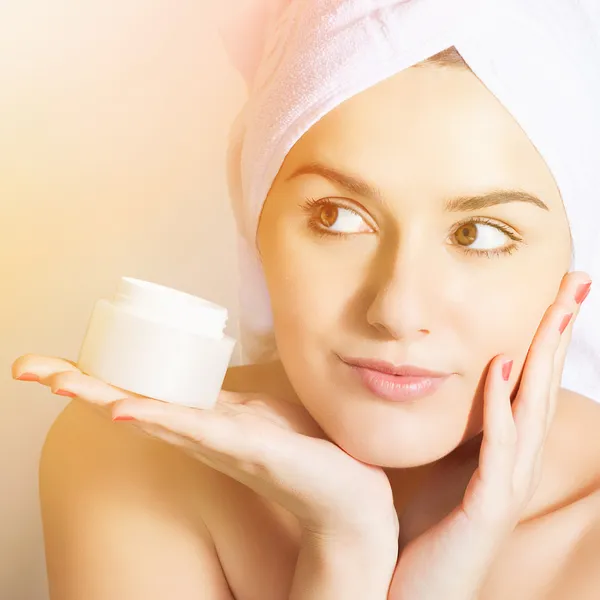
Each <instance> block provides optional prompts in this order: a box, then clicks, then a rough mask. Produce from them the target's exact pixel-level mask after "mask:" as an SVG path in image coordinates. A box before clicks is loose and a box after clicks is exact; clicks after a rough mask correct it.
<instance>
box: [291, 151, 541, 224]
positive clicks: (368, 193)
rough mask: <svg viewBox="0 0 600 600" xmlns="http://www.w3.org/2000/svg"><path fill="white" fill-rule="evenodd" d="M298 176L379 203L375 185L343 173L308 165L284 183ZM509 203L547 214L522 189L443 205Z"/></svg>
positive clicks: (461, 208) (462, 208)
mask: <svg viewBox="0 0 600 600" xmlns="http://www.w3.org/2000/svg"><path fill="white" fill-rule="evenodd" d="M300 175H320V176H321V177H324V178H325V179H329V180H330V181H332V182H334V183H337V184H338V185H341V186H342V187H344V188H345V189H346V190H348V191H349V192H352V193H353V194H358V195H360V196H363V197H364V198H370V199H371V200H374V201H376V202H379V203H381V202H383V194H382V193H381V190H379V189H378V188H376V187H375V186H373V185H371V184H370V183H367V182H366V181H363V180H362V179H359V178H357V177H353V176H352V175H349V174H347V173H342V172H341V171H338V170H336V169H333V168H332V167H328V166H326V165H323V164H321V163H309V164H306V165H303V166H301V167H299V168H298V169H296V170H295V171H294V172H293V173H292V174H291V175H290V176H289V177H287V178H286V181H289V180H290V179H293V178H295V177H299V176H300ZM509 202H527V203H529V204H535V206H538V207H539V208H542V209H543V210H547V211H550V209H549V208H548V206H547V205H546V204H545V203H544V202H542V201H541V200H540V199H539V198H537V197H536V196H534V195H533V194H529V193H527V192H524V191H522V190H510V189H497V190H493V191H491V192H487V193H485V194H477V195H471V196H456V197H454V198H449V199H448V200H447V201H446V203H445V206H444V209H445V210H446V211H447V212H470V211H474V210H480V209H482V208H487V207H488V206H496V205H497V204H507V203H509Z"/></svg>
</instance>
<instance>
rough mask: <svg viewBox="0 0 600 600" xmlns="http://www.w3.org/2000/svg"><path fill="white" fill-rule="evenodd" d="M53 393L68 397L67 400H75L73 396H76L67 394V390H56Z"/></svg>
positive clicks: (71, 393)
mask: <svg viewBox="0 0 600 600" xmlns="http://www.w3.org/2000/svg"><path fill="white" fill-rule="evenodd" d="M54 393H55V394H58V395H59V396H68V397H69V398H75V396H76V395H77V394H74V393H73V392H68V391H67V390H56V391H55V392H54Z"/></svg>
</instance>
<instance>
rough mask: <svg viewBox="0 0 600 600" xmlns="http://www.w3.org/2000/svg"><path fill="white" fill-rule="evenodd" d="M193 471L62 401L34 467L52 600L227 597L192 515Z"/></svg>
mask: <svg viewBox="0 0 600 600" xmlns="http://www.w3.org/2000/svg"><path fill="white" fill-rule="evenodd" d="M203 468H206V467H203V466H202V465H200V464H198V462H197V461H195V460H193V459H191V458H189V457H186V456H185V455H183V454H182V453H181V452H177V451H175V450H174V449H173V448H171V447H169V446H167V445H166V444H162V443H160V442H157V441H156V440H154V439H152V438H149V437H146V436H144V435H143V434H140V433H138V432H134V431H131V430H129V428H127V429H125V428H124V427H122V426H120V427H115V426H114V424H113V423H111V422H110V420H108V419H105V418H103V417H102V416H101V415H99V414H97V413H96V412H95V409H94V408H93V407H90V406H87V405H85V404H83V403H82V402H77V401H74V402H72V403H71V404H70V405H68V406H67V408H66V409H65V411H64V412H63V413H62V414H61V415H60V416H59V417H58V419H57V420H56V421H55V423H54V425H53V426H52V428H51V430H50V432H49V434H48V436H47V439H46V443H45V445H44V448H43V451H42V457H41V462H40V499H41V510H42V522H43V529H44V540H45V549H46V562H47V570H48V581H49V588H50V597H51V598H52V600H106V599H107V598H110V599H111V600H138V599H140V600H141V599H142V598H143V599H144V600H171V599H172V598H177V599H178V600H192V599H193V600H197V599H198V598H203V599H206V600H234V599H233V596H232V594H231V592H230V591H229V586H228V584H227V581H226V579H225V576H224V574H223V572H222V569H221V566H220V562H219V559H218V556H217V553H216V550H215V548H214V545H213V543H212V539H211V537H210V535H209V532H208V530H207V528H206V527H205V525H204V523H203V520H202V518H201V515H200V512H201V504H202V477H201V474H202V469H203Z"/></svg>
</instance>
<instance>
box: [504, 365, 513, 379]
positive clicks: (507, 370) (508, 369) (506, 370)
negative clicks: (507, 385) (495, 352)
mask: <svg viewBox="0 0 600 600" xmlns="http://www.w3.org/2000/svg"><path fill="white" fill-rule="evenodd" d="M512 366H513V361H512V360H508V361H506V362H505V363H504V364H503V365H502V379H504V381H508V378H509V377H510V372H511V370H512Z"/></svg>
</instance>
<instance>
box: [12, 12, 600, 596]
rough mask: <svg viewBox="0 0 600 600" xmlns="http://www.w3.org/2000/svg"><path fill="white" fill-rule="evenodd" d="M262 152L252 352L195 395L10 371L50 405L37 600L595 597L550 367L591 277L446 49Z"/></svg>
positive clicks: (514, 137)
mask: <svg viewBox="0 0 600 600" xmlns="http://www.w3.org/2000/svg"><path fill="white" fill-rule="evenodd" d="M347 4H352V3H351V2H349V3H347ZM388 4H389V3H388ZM415 4H417V3H415ZM422 5H423V3H421V6H422ZM408 10H411V9H408ZM418 10H419V8H418V7H415V8H414V11H415V13H414V15H416V16H418ZM286 14H287V16H289V14H291V13H286ZM414 15H413V16H414ZM410 16H411V15H410V14H409V13H407V14H406V19H408V18H409V17H410ZM289 25H290V21H285V20H283V21H281V22H280V23H279V27H280V29H279V31H284V30H285V28H286V27H287V26H289ZM296 33H297V32H296ZM282 35H283V34H282ZM296 39H298V38H296ZM363 51H364V52H368V50H366V49H363ZM348 60H350V59H348ZM283 64H284V65H285V62H284V63H283ZM280 158H281V161H280V163H281V164H279V165H278V169H277V172H276V175H275V177H274V179H273V180H272V181H270V180H269V179H268V178H267V179H266V180H264V181H262V183H261V185H264V186H266V187H268V188H269V189H268V192H267V193H266V197H265V198H263V199H262V200H261V205H260V207H259V208H260V215H257V218H256V222H255V223H254V222H251V230H253V231H254V232H255V234H256V242H257V247H258V250H259V251H260V259H261V266H262V269H263V270H264V276H265V281H266V286H267V289H268V292H269V299H270V308H271V310H272V318H273V324H274V334H275V340H276V345H277V348H276V349H277V358H276V359H275V360H272V361H270V362H266V363H260V364H253V365H248V366H243V367H236V368H231V369H229V371H228V373H227V377H226V380H225V382H224V386H223V388H224V391H223V392H222V394H221V396H220V400H219V403H218V405H217V407H216V408H215V410H211V411H200V410H194V409H188V408H182V407H176V406H170V405H166V404H164V403H161V402H157V401H153V400H149V399H144V398H141V397H139V396H135V395H132V394H127V393H124V391H123V390H119V389H117V388H114V387H112V386H110V385H108V384H106V383H104V382H101V381H98V380H96V379H94V378H91V377H89V376H86V375H84V374H82V373H80V372H79V370H78V369H77V368H76V365H75V364H74V363H71V362H69V361H65V360H63V359H59V358H54V357H41V356H37V355H27V356H23V357H20V358H18V359H17V360H16V361H15V363H14V364H13V376H14V377H16V378H20V379H36V378H37V380H39V381H40V382H41V383H42V384H44V385H47V386H49V387H50V388H51V390H52V391H53V392H55V393H61V394H67V395H70V396H75V397H76V398H77V399H76V400H74V401H73V403H71V404H70V405H69V406H68V407H67V409H66V410H65V411H64V412H63V413H62V415H61V416H60V417H59V418H58V419H57V421H56V422H55V424H54V425H53V427H52V430H51V432H50V433H49V435H48V439H47V441H46V444H45V447H44V452H43V456H42V461H41V477H40V489H41V498H42V514H43V521H44V532H45V540H46V554H47V561H48V572H49V581H50V590H51V596H52V598H61V599H62V600H70V599H74V598H86V599H88V600H92V599H95V598H111V599H116V598H128V599H131V598H145V599H148V598H155V599H163V598H178V599H187V598H190V599H191V598H199V597H202V598H207V599H210V600H213V599H214V600H216V599H231V598H236V599H237V600H245V599H251V598H263V599H271V598H272V599H273V600H275V599H282V598H293V599H294V600H300V599H308V598H310V599H317V598H318V599H320V600H328V599H329V598H331V599H333V598H336V599H337V598H345V599H350V598H357V599H358V598H360V599H364V598H369V599H373V600H377V599H381V600H383V599H385V598H387V597H389V598H393V599H396V598H403V599H404V598H409V599H411V600H416V599H419V600H420V599H425V598H436V599H438V598H449V599H457V600H458V599H461V600H463V599H467V598H475V597H477V598H482V599H485V600H488V599H496V598H523V599H534V598H535V599H537V598H548V599H559V598H595V597H597V594H598V592H597V590H598V586H600V580H599V578H598V575H597V574H596V570H595V569H594V567H595V565H593V560H592V558H593V557H594V555H595V553H597V552H598V550H599V548H600V520H599V519H600V504H599V502H600V492H599V491H598V485H599V482H600V442H598V441H597V439H598V436H597V431H598V427H600V408H599V406H598V404H597V402H595V401H597V400H600V398H590V397H587V396H585V395H583V394H580V393H577V392H576V391H573V390H569V389H565V388H562V387H560V384H561V377H562V372H563V365H564V362H565V358H566V354H567V348H568V347H569V343H570V340H571V336H572V333H573V328H574V326H575V323H576V321H577V319H578V316H579V313H580V311H581V312H582V316H583V314H584V313H585V308H586V304H582V303H583V301H584V299H585V297H586V296H587V294H588V293H589V290H590V287H589V282H590V278H591V276H592V274H591V273H589V272H587V271H571V272H570V271H569V266H570V264H571V260H572V250H573V246H572V243H573V241H576V239H575V240H573V238H574V237H575V236H572V233H573V232H572V231H571V224H570V221H571V222H572V215H569V214H567V211H566V210H565V204H564V202H563V198H562V194H561V190H560V189H559V186H558V185H557V181H556V179H555V174H554V173H553V172H552V171H551V169H550V168H549V166H548V164H547V163H546V161H545V160H544V159H543V158H542V156H541V154H540V153H539V151H538V149H537V148H536V146H535V145H534V144H533V143H532V142H531V140H530V138H529V137H528V136H527V135H526V133H525V132H524V131H523V129H522V128H521V127H520V126H519V124H518V123H517V121H516V120H515V119H514V118H513V117H512V116H511V114H510V113H509V112H508V111H507V110H506V109H505V107H504V106H503V105H502V104H501V103H500V102H498V100H497V98H496V96H495V95H494V94H492V93H491V92H490V91H489V90H488V89H487V88H486V86H484V85H483V84H482V82H481V81H480V80H479V79H478V77H477V76H476V75H475V74H474V73H473V72H472V71H471V70H470V69H469V68H468V67H467V65H466V64H465V63H464V62H463V60H462V58H461V56H460V54H459V53H458V52H457V51H456V50H455V49H454V48H450V49H449V50H447V51H445V52H442V53H440V54H436V55H435V56H433V57H432V58H431V59H429V60H427V61H419V63H418V64H416V65H414V66H409V67H408V68H403V69H400V70H398V71H397V72H395V73H394V74H393V76H391V77H388V78H385V79H382V80H380V81H378V82H377V83H375V84H374V85H371V86H369V87H366V88H365V89H363V90H362V91H361V92H360V93H356V94H352V95H349V96H348V97H347V98H346V99H345V100H344V101H343V102H339V103H338V104H337V105H336V106H335V107H334V108H332V109H331V110H328V111H327V113H326V114H324V115H323V116H322V118H320V119H318V120H317V121H316V122H315V123H314V124H312V125H311V126H310V127H308V129H307V130H306V131H305V132H303V133H302V135H301V137H300V138H299V139H298V140H297V141H295V143H294V144H293V146H292V147H291V148H290V149H289V150H288V151H286V152H285V156H283V157H280ZM247 160H249V159H248V158H247ZM259 166H264V165H257V168H256V170H257V172H259V173H260V172H262V171H261V169H259V168H258V167H259ZM248 189H251V188H249V187H246V190H248ZM258 216H260V219H258ZM250 221H251V220H250ZM254 226H256V228H255V229H254ZM401 363H402V364H406V363H411V364H412V365H416V366H418V367H421V368H425V369H429V370H431V371H436V372H441V373H437V375H439V377H433V379H420V380H419V383H418V384H417V385H416V386H411V385H410V380H407V379H403V378H401V377H400V376H398V375H387V376H386V375H383V374H382V371H385V370H388V371H389V370H390V369H392V370H393V369H395V368H396V367H398V365H400V364H401ZM511 366H512V369H511ZM396 370H397V369H396ZM407 382H408V383H407ZM428 385H432V386H433V387H431V388H430V389H428V393H423V391H422V389H423V388H426V387H427V386H428ZM415 387H417V388H419V389H421V392H420V393H415V392H414V389H415ZM115 401H116V402H115ZM511 401H512V410H511ZM111 416H112V418H113V420H116V421H126V422H124V423H111V422H110V418H107V417H111ZM141 434H147V435H141ZM165 441H166V442H168V443H164V442H165ZM592 565H593V566H592Z"/></svg>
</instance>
